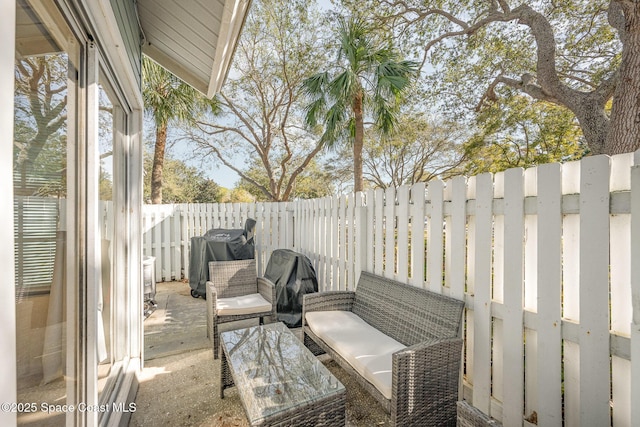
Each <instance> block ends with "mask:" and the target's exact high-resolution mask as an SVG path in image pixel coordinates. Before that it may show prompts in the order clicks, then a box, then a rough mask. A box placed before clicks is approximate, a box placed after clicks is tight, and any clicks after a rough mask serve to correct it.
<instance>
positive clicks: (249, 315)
mask: <svg viewBox="0 0 640 427" xmlns="http://www.w3.org/2000/svg"><path fill="white" fill-rule="evenodd" d="M209 280H210V281H208V282H207V287H206V292H207V335H208V336H209V338H210V339H211V341H212V346H213V358H214V359H217V358H218V357H219V347H220V343H219V340H220V334H219V332H218V325H219V324H221V323H227V322H235V321H238V320H245V319H255V318H259V319H260V324H263V321H264V317H270V320H269V321H270V322H271V321H273V320H274V319H275V318H276V288H275V285H274V284H273V283H272V282H271V281H269V280H268V279H265V278H263V277H257V274H256V261H255V260H254V259H247V260H238V261H211V262H209Z"/></svg>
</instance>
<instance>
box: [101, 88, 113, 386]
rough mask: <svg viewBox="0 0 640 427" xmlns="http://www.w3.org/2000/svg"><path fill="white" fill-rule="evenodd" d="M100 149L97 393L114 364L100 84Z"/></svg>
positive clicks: (108, 142) (108, 156) (105, 124)
mask: <svg viewBox="0 0 640 427" xmlns="http://www.w3.org/2000/svg"><path fill="white" fill-rule="evenodd" d="M99 108H100V110H99V111H100V112H99V124H98V126H99V144H98V145H99V150H100V176H99V179H98V186H99V188H98V193H99V195H100V204H99V209H100V223H99V227H100V240H101V247H100V250H101V253H100V260H101V262H100V271H101V274H100V285H99V287H100V290H99V292H98V317H97V319H98V324H97V328H98V333H97V337H98V342H97V346H98V387H99V391H100V393H102V392H103V391H104V389H105V385H106V382H107V379H108V378H109V374H110V372H111V367H112V364H113V352H112V342H113V340H112V333H111V331H112V307H113V281H112V277H113V271H114V269H113V260H114V256H113V254H114V247H115V240H114V237H115V233H114V207H113V200H114V199H113V192H114V185H113V182H114V179H113V178H114V177H113V158H114V156H113V149H114V136H115V132H114V123H113V103H112V102H111V100H110V98H109V95H108V93H107V92H106V91H105V90H104V88H103V87H102V85H100V92H99Z"/></svg>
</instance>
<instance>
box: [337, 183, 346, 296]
mask: <svg viewBox="0 0 640 427" xmlns="http://www.w3.org/2000/svg"><path fill="white" fill-rule="evenodd" d="M338 216H339V218H340V226H339V227H340V245H339V250H340V253H339V255H338V265H339V267H338V268H339V285H338V289H339V290H341V291H343V290H345V289H347V270H346V258H347V196H345V195H342V196H340V199H339V202H338Z"/></svg>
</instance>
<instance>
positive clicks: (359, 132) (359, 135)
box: [353, 92, 364, 192]
mask: <svg viewBox="0 0 640 427" xmlns="http://www.w3.org/2000/svg"><path fill="white" fill-rule="evenodd" d="M353 116H354V119H355V137H354V140H353V191H354V192H358V191H362V190H363V188H364V178H363V176H362V147H363V146H364V119H363V117H362V92H359V93H358V94H357V95H356V97H355V99H354V100H353Z"/></svg>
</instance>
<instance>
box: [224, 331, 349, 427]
mask: <svg viewBox="0 0 640 427" xmlns="http://www.w3.org/2000/svg"><path fill="white" fill-rule="evenodd" d="M220 348H221V350H222V351H221V364H220V369H221V375H220V378H221V380H220V397H221V398H224V390H225V389H226V388H228V387H232V386H233V385H235V386H236V387H237V389H238V393H239V395H240V398H241V400H242V404H243V405H244V409H245V412H246V413H247V418H248V419H249V423H250V424H251V425H252V426H309V427H313V426H327V427H328V426H343V425H345V388H344V386H343V385H342V384H341V383H340V381H338V380H337V379H336V378H335V377H334V376H333V375H332V374H331V372H329V370H327V368H326V367H325V366H324V365H323V364H322V363H320V362H319V361H318V359H316V357H315V356H314V355H313V354H312V353H311V352H310V351H309V350H307V349H306V348H305V347H304V345H303V344H302V343H301V342H300V341H299V340H298V339H297V338H296V337H295V335H293V334H292V333H291V332H290V331H289V329H288V328H287V327H286V326H285V325H284V324H282V323H272V324H269V325H264V326H255V327H252V328H246V329H238V330H235V331H229V332H223V333H221V334H220Z"/></svg>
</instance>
